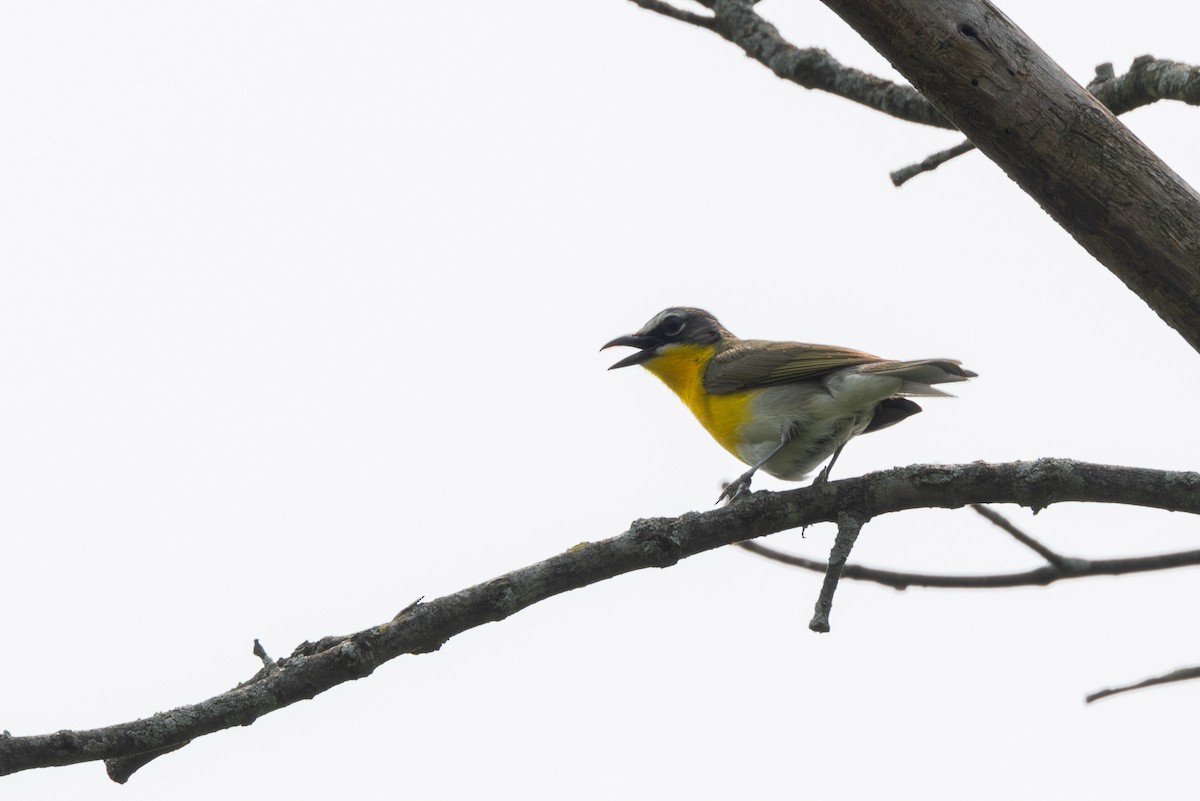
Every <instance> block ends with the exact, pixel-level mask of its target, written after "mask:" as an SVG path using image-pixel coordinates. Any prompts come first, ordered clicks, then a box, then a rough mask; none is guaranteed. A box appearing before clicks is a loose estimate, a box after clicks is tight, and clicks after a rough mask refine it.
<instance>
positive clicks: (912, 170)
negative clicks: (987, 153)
mask: <svg viewBox="0 0 1200 801" xmlns="http://www.w3.org/2000/svg"><path fill="white" fill-rule="evenodd" d="M974 149H975V145H973V144H971V143H970V142H968V141H963V142H961V143H959V144H957V145H955V146H954V147H951V148H947V149H946V150H939V151H938V152H937V153H934V154H933V155H932V156H929V157H928V158H926V159H925V160H924V161H921V162H918V163H917V164H909V165H908V166H907V167H901V168H900V169H898V170H895V171H893V172H891V173H889V177H891V179H892V186H904V184H906V183H907V182H908V181H910V180H912V179H913V178H916V177H917V176H918V175H920V174H921V173H924V172H933V171H934V170H936V169H937V168H938V167H940V166H942V165H943V164H945V163H946V162H947V161H950V160H951V159H955V158H958V157H959V156H961V155H962V154H963V153H970V152H971V151H972V150H974Z"/></svg>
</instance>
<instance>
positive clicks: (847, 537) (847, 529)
mask: <svg viewBox="0 0 1200 801" xmlns="http://www.w3.org/2000/svg"><path fill="white" fill-rule="evenodd" d="M862 525H863V521H862V520H859V519H858V517H856V516H855V515H852V514H850V513H849V512H839V513H838V516H837V526H838V533H837V537H836V538H835V539H834V541H833V549H832V550H830V552H829V566H828V567H827V568H826V570H825V581H824V582H822V584H821V594H820V595H818V596H817V604H816V608H815V609H814V610H813V616H812V620H810V621H809V622H808V627H809V628H810V629H812V630H813V631H815V632H819V633H821V634H825V633H827V632H828V631H829V612H830V610H832V609H833V593H834V592H835V591H836V590H837V585H838V581H840V580H841V578H842V571H843V570H844V569H845V567H846V560H847V559H849V558H850V551H851V550H852V549H853V548H854V543H855V541H856V540H857V539H858V532H859V531H861V530H862Z"/></svg>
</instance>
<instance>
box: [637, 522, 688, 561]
mask: <svg viewBox="0 0 1200 801" xmlns="http://www.w3.org/2000/svg"><path fill="white" fill-rule="evenodd" d="M630 533H632V534H633V539H634V541H635V542H636V543H637V546H638V551H639V552H640V553H641V554H642V556H643V557H644V559H645V561H646V563H647V564H651V565H654V566H655V567H670V566H671V565H673V564H675V563H676V562H678V561H679V560H680V559H681V558H682V555H683V549H682V547H681V546H680V544H679V536H678V534H677V533H676V531H675V527H674V526H673V525H672V524H671V521H669V520H664V519H662V518H651V519H647V520H638V521H636V522H635V523H634V524H633V526H631V527H630Z"/></svg>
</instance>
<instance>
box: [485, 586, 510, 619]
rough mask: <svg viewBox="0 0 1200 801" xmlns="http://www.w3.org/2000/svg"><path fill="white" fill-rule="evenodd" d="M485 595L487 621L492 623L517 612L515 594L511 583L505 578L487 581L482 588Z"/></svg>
mask: <svg viewBox="0 0 1200 801" xmlns="http://www.w3.org/2000/svg"><path fill="white" fill-rule="evenodd" d="M484 591H485V592H486V593H487V605H488V620H491V621H493V622H495V621H500V620H504V618H506V617H508V616H509V615H511V614H513V613H514V612H516V611H518V606H517V594H516V593H515V592H514V591H513V586H512V582H510V581H509V580H508V579H506V578H498V579H495V580H494V581H489V582H488V583H487V585H486V586H485V588H484Z"/></svg>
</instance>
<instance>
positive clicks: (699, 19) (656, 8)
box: [633, 0, 714, 31]
mask: <svg viewBox="0 0 1200 801" xmlns="http://www.w3.org/2000/svg"><path fill="white" fill-rule="evenodd" d="M633 4H634V5H637V6H641V7H642V8H644V9H646V10H647V11H653V12H655V13H656V14H662V15H663V16H664V17H670V18H671V19H677V20H679V21H680V22H686V23H688V24H689V25H696V26H699V27H701V28H705V29H707V30H710V31H711V30H712V29H713V25H714V21H713V18H712V17H706V16H704V15H703V14H695V13H693V12H691V11H684V10H683V9H682V8H676V7H675V6H673V5H671V4H670V3H664V2H662V0H633Z"/></svg>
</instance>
